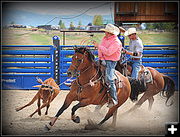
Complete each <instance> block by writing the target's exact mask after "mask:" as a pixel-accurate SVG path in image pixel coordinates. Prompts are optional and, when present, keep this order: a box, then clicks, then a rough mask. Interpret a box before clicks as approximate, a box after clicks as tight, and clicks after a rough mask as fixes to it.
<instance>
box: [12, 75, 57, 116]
mask: <svg viewBox="0 0 180 137" xmlns="http://www.w3.org/2000/svg"><path fill="white" fill-rule="evenodd" d="M37 82H38V83H40V84H41V85H35V86H33V87H38V88H39V90H38V92H37V93H36V95H35V96H34V97H33V99H32V100H31V101H30V102H29V103H28V104H26V105H24V106H22V107H18V108H16V109H15V110H16V111H20V110H22V109H24V108H25V107H27V106H30V105H32V104H33V103H34V102H35V101H36V100H38V102H37V106H38V108H37V109H36V110H35V112H33V113H32V114H31V115H30V116H29V117H32V116H33V115H34V114H35V113H37V112H38V115H39V116H40V115H41V109H42V108H44V107H46V111H45V115H47V114H48V109H49V107H50V103H51V102H52V101H53V100H54V98H55V97H56V96H57V95H58V94H59V92H60V89H59V86H58V85H57V84H56V82H55V80H54V79H53V78H48V79H46V80H45V81H44V82H43V81H42V79H40V78H37ZM41 99H42V102H43V104H42V106H40V105H41V102H40V100H41Z"/></svg>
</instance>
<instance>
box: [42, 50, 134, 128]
mask: <svg viewBox="0 0 180 137" xmlns="http://www.w3.org/2000/svg"><path fill="white" fill-rule="evenodd" d="M78 72H79V76H78V77H77V79H76V80H75V81H74V82H72V85H71V88H70V92H69V93H68V94H67V96H66V99H65V101H64V104H63V106H62V107H61V108H60V109H59V111H58V112H57V114H56V115H55V117H54V118H52V120H51V121H50V123H49V124H47V125H46V126H45V128H46V129H47V130H50V128H51V127H52V126H53V125H54V123H55V121H56V120H57V119H58V117H59V116H60V115H61V114H62V113H63V111H64V110H65V109H67V108H68V107H69V105H70V104H71V103H72V102H73V101H79V103H78V104H76V105H75V106H73V108H72V113H71V119H72V120H73V121H74V122H76V123H79V122H80V118H79V116H76V115H75V111H76V110H77V109H79V108H81V107H85V106H87V105H90V104H93V105H104V104H105V103H107V102H108V99H109V97H108V93H107V88H106V87H105V86H104V82H103V80H102V73H101V70H100V67H99V65H97V63H96V62H95V61H94V55H93V54H92V53H91V52H90V50H89V49H87V48H85V47H81V48H75V54H74V55H73V57H72V64H71V66H70V67H69V69H68V72H67V73H68V75H69V76H72V75H76V74H77V73H78ZM116 75H118V77H119V80H120V81H121V84H122V86H121V87H120V88H117V96H118V104H117V105H115V106H113V107H111V108H109V110H108V112H107V114H106V116H105V117H104V119H103V120H102V121H101V122H100V123H99V124H98V127H99V126H100V125H102V124H103V123H104V122H105V121H106V120H108V119H109V118H110V117H111V116H113V122H112V125H113V126H115V122H116V115H117V109H118V108H119V107H120V106H121V105H122V104H123V103H124V102H125V101H126V100H127V99H128V98H129V95H130V91H131V86H130V83H129V81H128V78H126V77H125V76H123V75H122V74H120V73H119V72H118V71H116Z"/></svg>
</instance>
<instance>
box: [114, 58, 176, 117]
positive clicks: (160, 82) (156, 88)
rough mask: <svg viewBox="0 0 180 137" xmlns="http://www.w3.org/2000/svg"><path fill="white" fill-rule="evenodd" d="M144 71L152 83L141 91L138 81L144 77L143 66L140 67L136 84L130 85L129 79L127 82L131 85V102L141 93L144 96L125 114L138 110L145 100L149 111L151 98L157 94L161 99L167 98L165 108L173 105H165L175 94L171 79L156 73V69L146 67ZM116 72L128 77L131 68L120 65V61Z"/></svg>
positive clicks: (152, 100)
mask: <svg viewBox="0 0 180 137" xmlns="http://www.w3.org/2000/svg"><path fill="white" fill-rule="evenodd" d="M146 69H148V70H149V72H150V73H151V75H152V82H149V83H146V89H144V88H143V90H141V87H142V85H141V84H140V83H141V82H140V81H142V79H143V78H144V76H145V67H144V66H141V69H140V71H139V75H138V80H137V81H136V82H135V83H136V84H133V83H131V78H130V77H129V81H130V83H131V95H130V98H131V100H133V99H134V98H133V97H137V96H138V95H139V94H141V93H144V94H143V95H142V97H141V98H140V99H139V100H138V102H137V103H136V104H135V105H134V106H133V107H132V108H131V109H130V110H129V111H127V112H126V113H129V112H132V111H133V110H135V109H137V108H139V107H140V106H141V105H142V104H143V103H144V102H145V101H146V100H148V101H149V110H151V108H152V105H153V102H154V97H153V96H154V95H156V94H158V93H159V92H160V93H161V95H162V96H163V97H166V98H167V99H166V102H165V103H166V106H170V105H172V104H173V102H171V103H170V104H169V105H168V104H167V102H168V100H169V98H170V97H171V96H173V95H174V92H175V83H174V81H173V79H172V78H171V77H169V76H166V75H164V74H162V73H160V72H158V71H157V70H156V69H154V68H152V67H146ZM116 70H118V71H120V72H121V73H123V72H124V75H126V76H130V75H131V72H132V67H131V65H129V64H121V61H119V62H118V63H117V66H116ZM133 89H134V90H133ZM136 99H137V98H136Z"/></svg>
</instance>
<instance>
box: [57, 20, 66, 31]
mask: <svg viewBox="0 0 180 137" xmlns="http://www.w3.org/2000/svg"><path fill="white" fill-rule="evenodd" d="M58 25H59V26H60V28H61V29H65V28H66V27H65V25H64V23H63V22H62V20H59V23H58Z"/></svg>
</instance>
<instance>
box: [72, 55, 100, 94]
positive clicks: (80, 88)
mask: <svg viewBox="0 0 180 137" xmlns="http://www.w3.org/2000/svg"><path fill="white" fill-rule="evenodd" d="M85 56H87V55H86V54H83V57H82V58H81V59H78V57H77V56H75V58H76V59H77V61H79V62H78V65H74V64H71V66H72V67H73V68H74V69H75V70H78V68H79V66H80V64H81V63H83V61H84V58H85ZM93 63H94V62H93ZM92 67H93V64H92V65H90V66H89V67H87V68H86V69H85V70H83V71H80V74H79V76H77V78H76V80H75V81H76V83H77V85H78V93H80V92H81V91H82V89H83V88H85V87H87V86H94V84H96V83H97V82H98V81H100V80H101V79H102V74H101V76H100V77H99V78H97V79H95V78H96V77H97V76H98V74H99V71H100V67H99V66H98V69H97V72H96V74H95V75H94V76H93V77H92V78H91V79H90V80H89V82H88V83H86V84H83V85H82V84H80V83H79V77H80V76H81V74H82V73H84V72H86V71H87V70H89V69H90V68H92ZM94 79H95V80H94Z"/></svg>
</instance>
